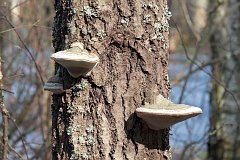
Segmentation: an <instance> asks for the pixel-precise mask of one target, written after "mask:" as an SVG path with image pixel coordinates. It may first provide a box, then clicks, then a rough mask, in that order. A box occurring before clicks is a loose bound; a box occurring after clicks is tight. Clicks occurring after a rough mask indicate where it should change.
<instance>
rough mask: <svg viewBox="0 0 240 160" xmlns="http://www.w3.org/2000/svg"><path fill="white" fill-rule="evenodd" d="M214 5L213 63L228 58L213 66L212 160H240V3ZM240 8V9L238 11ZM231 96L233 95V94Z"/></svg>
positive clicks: (225, 0) (210, 150)
mask: <svg viewBox="0 0 240 160" xmlns="http://www.w3.org/2000/svg"><path fill="white" fill-rule="evenodd" d="M221 2H222V3H220V2H217V1H211V6H212V7H211V9H212V11H214V12H211V14H210V16H211V17H210V19H211V21H212V22H213V24H211V27H212V32H211V39H210V43H211V47H212V59H216V58H221V57H224V56H225V57H226V58H224V60H223V61H221V62H219V63H217V64H215V65H213V66H212V74H213V76H214V77H215V78H216V79H218V80H219V81H221V83H222V84H223V85H224V87H223V85H221V84H220V83H219V82H216V81H215V80H213V82H212V84H213V88H212V91H211V106H212V108H211V112H210V135H209V144H208V150H209V155H208V157H209V159H213V160H215V159H224V160H235V159H240V146H239V145H238V144H240V134H239V133H240V126H239V121H240V117H239V111H240V110H239V109H240V108H239V98H240V94H239V69H240V63H239V60H240V59H239V50H240V49H239V46H240V44H239V36H240V32H239V29H240V23H239V22H240V21H239V19H240V14H239V13H240V12H239V5H237V4H238V3H239V2H237V1H234V0H224V1H221ZM234 6H237V7H234ZM227 11H228V12H227ZM230 93H231V94H230ZM237 101H238V102H237Z"/></svg>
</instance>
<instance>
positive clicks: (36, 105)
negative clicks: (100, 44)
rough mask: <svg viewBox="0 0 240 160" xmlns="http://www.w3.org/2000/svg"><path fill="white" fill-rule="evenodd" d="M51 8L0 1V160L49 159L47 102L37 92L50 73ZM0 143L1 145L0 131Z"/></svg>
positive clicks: (43, 3) (15, 0) (35, 3)
mask: <svg viewBox="0 0 240 160" xmlns="http://www.w3.org/2000/svg"><path fill="white" fill-rule="evenodd" d="M51 8H52V3H51V2H50V1H39V2H38V1H28V0H27V1H23V0H11V1H10V0H3V1H1V2H0V41H1V42H0V51H1V58H2V59H1V63H2V67H1V69H2V74H3V77H2V84H3V85H4V101H5V106H6V109H7V110H5V113H7V114H6V115H7V120H8V121H9V123H8V125H5V124H4V123H2V122H3V121H2V118H3V117H1V120H0V123H1V125H0V128H1V131H2V128H4V127H5V129H6V130H7V131H8V135H7V137H8V141H7V142H6V141H5V145H4V146H3V145H2V143H0V148H1V149H0V150H1V151H3V150H4V149H6V150H7V156H5V157H4V158H2V155H1V156H0V157H1V158H2V159H4V160H5V158H6V157H7V159H20V160H21V159H51V152H49V150H50V148H51V145H50V144H51V140H50V139H51V130H50V129H51V123H50V122H51V121H49V119H51V118H50V116H51V111H50V107H49V108H47V107H46V106H47V105H48V106H50V100H51V99H50V93H47V92H43V89H42V86H43V80H44V79H46V77H47V76H48V75H49V74H50V73H51V70H52V71H53V68H52V69H51V67H50V65H49V61H48V58H49V53H50V51H49V50H50V49H51V47H50V42H51V27H50V24H51V22H50V20H51V19H52V17H53V14H52V13H51V11H52V9H51ZM1 91H3V90H1ZM2 109H3V108H1V110H2ZM0 138H1V142H2V139H3V138H4V136H3V134H2V132H1V134H0ZM6 144H7V145H6ZM3 147H4V149H2V148H3ZM1 158H0V159H1Z"/></svg>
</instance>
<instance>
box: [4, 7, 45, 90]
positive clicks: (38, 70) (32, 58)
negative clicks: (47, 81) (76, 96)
mask: <svg viewBox="0 0 240 160" xmlns="http://www.w3.org/2000/svg"><path fill="white" fill-rule="evenodd" d="M0 13H1V15H2V16H3V17H4V18H5V21H6V22H7V23H8V24H9V25H10V26H11V27H12V28H13V29H14V32H15V33H16V35H17V37H18V39H19V40H20V42H21V43H22V45H23V46H24V48H25V49H26V51H27V52H28V54H29V56H30V57H31V60H32V61H33V63H34V65H35V68H36V70H37V72H38V75H39V77H40V79H41V82H42V85H44V81H43V78H42V75H41V71H40V69H39V68H38V65H37V62H36V60H35V58H34V57H33V55H32V53H31V51H30V50H29V49H28V47H27V46H26V44H25V43H24V41H23V40H22V38H21V37H20V35H19V34H18V32H17V30H16V29H15V26H14V25H13V24H12V23H11V22H10V21H9V20H8V18H7V17H6V16H5V15H4V14H3V13H2V12H1V11H0Z"/></svg>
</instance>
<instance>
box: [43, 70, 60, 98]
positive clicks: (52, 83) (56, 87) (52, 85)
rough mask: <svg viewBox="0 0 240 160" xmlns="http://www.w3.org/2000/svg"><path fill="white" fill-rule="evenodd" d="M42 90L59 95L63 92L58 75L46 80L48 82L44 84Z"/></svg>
mask: <svg viewBox="0 0 240 160" xmlns="http://www.w3.org/2000/svg"><path fill="white" fill-rule="evenodd" d="M43 89H44V90H47V91H50V92H53V93H55V94H61V93H63V92H64V89H63V84H62V78H60V77H59V76H58V75H54V76H52V77H50V78H49V79H48V81H47V82H46V83H45V84H44V87H43Z"/></svg>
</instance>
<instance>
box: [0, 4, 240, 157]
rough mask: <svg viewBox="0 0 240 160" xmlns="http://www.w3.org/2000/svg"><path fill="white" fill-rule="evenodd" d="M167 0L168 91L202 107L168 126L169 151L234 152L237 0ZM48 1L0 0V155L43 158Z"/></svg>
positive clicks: (239, 61)
mask: <svg viewBox="0 0 240 160" xmlns="http://www.w3.org/2000/svg"><path fill="white" fill-rule="evenodd" d="M149 2H150V1H149ZM168 3H169V7H170V10H171V12H172V18H171V20H170V27H171V29H170V59H169V79H170V83H171V85H172V92H171V97H170V98H171V100H172V101H174V102H177V103H185V104H189V105H194V106H198V107H201V108H202V109H203V112H204V114H202V115H201V116H198V117H196V118H193V119H190V120H187V121H185V122H182V123H179V124H177V125H175V126H173V127H172V128H171V131H170V134H171V135H170V142H171V147H172V153H173V159H174V160H190V159H191V160H204V159H238V158H240V146H239V144H240V126H239V124H240V123H239V122H240V118H239V117H240V114H239V112H240V106H239V103H240V87H239V82H240V74H239V70H240V40H239V39H240V1H239V0H219V1H214V0H201V1H196V0H181V1H173V0H169V1H168ZM53 4H54V1H47V0H41V1H37V0H1V2H0V60H1V61H0V62H1V73H2V75H3V78H2V80H1V81H0V85H1V95H0V100H1V101H0V102H1V113H2V114H1V116H0V126H1V127H0V128H1V132H0V139H1V141H0V155H3V154H4V152H7V153H8V159H51V107H50V106H51V93H49V92H45V91H43V84H44V82H45V81H46V80H47V78H48V77H49V76H51V75H53V72H54V62H53V61H50V60H49V57H50V55H51V54H52V53H53V52H54V49H53V47H52V36H51V33H52V27H51V26H52V23H53V17H54V15H55V13H54V8H53V6H54V5H53ZM0 76H1V74H0ZM6 145H7V146H8V150H4V148H5V147H4V146H6ZM1 157H2V156H1Z"/></svg>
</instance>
